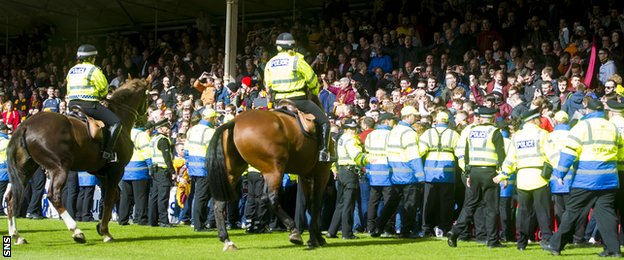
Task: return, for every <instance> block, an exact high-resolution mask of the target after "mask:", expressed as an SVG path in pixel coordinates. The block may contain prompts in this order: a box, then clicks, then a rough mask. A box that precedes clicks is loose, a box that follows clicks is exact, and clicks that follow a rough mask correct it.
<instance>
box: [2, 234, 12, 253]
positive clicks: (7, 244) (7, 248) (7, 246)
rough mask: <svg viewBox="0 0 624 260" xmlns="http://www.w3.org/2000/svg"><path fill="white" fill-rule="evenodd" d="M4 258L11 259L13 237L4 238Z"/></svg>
mask: <svg viewBox="0 0 624 260" xmlns="http://www.w3.org/2000/svg"><path fill="white" fill-rule="evenodd" d="M2 256H4V257H11V236H2Z"/></svg>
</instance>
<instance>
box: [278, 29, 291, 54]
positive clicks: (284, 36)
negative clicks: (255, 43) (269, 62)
mask: <svg viewBox="0 0 624 260" xmlns="http://www.w3.org/2000/svg"><path fill="white" fill-rule="evenodd" d="M275 44H276V45H277V47H278V49H279V48H281V49H283V50H291V49H293V48H294V47H295V38H294V37H293V36H292V34H290V33H287V32H285V33H280V35H278V36H277V39H276V40H275Z"/></svg>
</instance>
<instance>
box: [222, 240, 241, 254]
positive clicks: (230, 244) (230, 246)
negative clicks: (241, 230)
mask: <svg viewBox="0 0 624 260" xmlns="http://www.w3.org/2000/svg"><path fill="white" fill-rule="evenodd" d="M236 250H238V247H236V245H235V244H234V242H225V244H224V245H223V252H227V251H236Z"/></svg>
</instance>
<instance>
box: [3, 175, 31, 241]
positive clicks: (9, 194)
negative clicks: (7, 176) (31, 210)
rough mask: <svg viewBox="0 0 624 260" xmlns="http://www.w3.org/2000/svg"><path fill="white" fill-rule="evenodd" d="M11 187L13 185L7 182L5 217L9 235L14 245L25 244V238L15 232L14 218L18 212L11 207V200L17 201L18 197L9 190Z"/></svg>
mask: <svg viewBox="0 0 624 260" xmlns="http://www.w3.org/2000/svg"><path fill="white" fill-rule="evenodd" d="M12 187H13V186H12V185H10V184H9V187H8V188H7V191H6V192H7V195H6V202H7V218H8V222H9V236H11V239H12V240H13V241H14V243H15V244H16V245H22V244H27V243H28V242H27V241H26V239H25V238H23V237H21V236H20V235H19V233H18V232H17V223H16V220H15V215H16V214H18V212H15V209H14V208H13V200H17V201H19V199H17V198H15V196H13V191H12V190H11V189H12ZM17 203H20V202H17Z"/></svg>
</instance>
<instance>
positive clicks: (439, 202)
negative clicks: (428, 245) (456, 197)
mask: <svg viewBox="0 0 624 260" xmlns="http://www.w3.org/2000/svg"><path fill="white" fill-rule="evenodd" d="M453 186H454V185H453V184H452V183H431V182H426V183H425V192H424V199H423V201H424V204H423V225H422V226H423V231H424V232H425V234H428V233H429V234H431V233H432V232H433V228H434V227H435V226H438V228H439V229H442V231H444V232H445V233H446V232H448V231H449V230H451V225H452V217H453V216H452V215H453V203H454V202H453V200H452V199H451V198H453V193H454V189H453Z"/></svg>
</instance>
